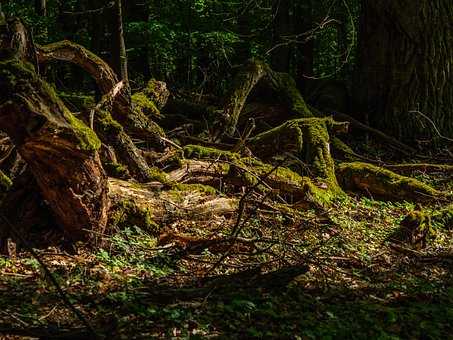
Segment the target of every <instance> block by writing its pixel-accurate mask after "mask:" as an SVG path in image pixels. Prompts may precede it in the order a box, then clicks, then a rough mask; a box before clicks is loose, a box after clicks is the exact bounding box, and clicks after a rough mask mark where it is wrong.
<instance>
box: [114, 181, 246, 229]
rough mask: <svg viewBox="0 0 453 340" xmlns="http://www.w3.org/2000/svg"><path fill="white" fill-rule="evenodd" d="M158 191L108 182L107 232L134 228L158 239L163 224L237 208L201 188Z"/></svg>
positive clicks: (156, 185)
mask: <svg viewBox="0 0 453 340" xmlns="http://www.w3.org/2000/svg"><path fill="white" fill-rule="evenodd" d="M161 189H162V185H161V183H159V182H151V183H148V184H134V183H130V182H126V181H122V180H119V179H112V178H111V179H109V197H110V199H111V201H112V209H111V211H110V214H109V216H110V218H109V225H110V228H115V227H118V228H122V227H126V226H133V225H136V226H138V227H140V228H143V229H144V230H146V231H148V232H149V233H151V234H155V235H157V234H158V233H159V230H160V227H161V226H162V225H164V224H168V223H171V222H173V221H176V220H177V221H180V222H181V221H184V220H188V221H203V220H211V219H213V218H215V217H216V216H221V215H231V214H233V213H234V212H235V211H236V210H237V207H238V200H237V199H234V198H225V197H219V196H218V195H216V194H215V193H213V191H214V190H213V191H210V190H204V189H203V186H197V185H193V186H192V185H184V186H182V185H180V186H178V187H175V188H173V189H170V190H165V191H163V190H161ZM214 192H215V191H214Z"/></svg>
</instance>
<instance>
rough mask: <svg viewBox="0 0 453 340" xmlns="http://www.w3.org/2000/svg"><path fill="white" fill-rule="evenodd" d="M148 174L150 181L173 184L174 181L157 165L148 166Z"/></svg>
mask: <svg viewBox="0 0 453 340" xmlns="http://www.w3.org/2000/svg"><path fill="white" fill-rule="evenodd" d="M149 176H150V179H151V180H152V181H157V182H160V183H162V184H164V185H169V186H173V185H174V183H173V182H172V181H171V180H170V179H169V177H168V174H167V173H165V172H164V171H162V170H160V169H159V168H158V167H155V166H154V167H152V168H149Z"/></svg>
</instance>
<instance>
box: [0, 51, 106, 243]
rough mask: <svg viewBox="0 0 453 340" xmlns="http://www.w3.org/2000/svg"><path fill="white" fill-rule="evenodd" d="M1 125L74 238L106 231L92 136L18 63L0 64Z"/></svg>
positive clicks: (99, 168)
mask: <svg viewBox="0 0 453 340" xmlns="http://www.w3.org/2000/svg"><path fill="white" fill-rule="evenodd" d="M0 69H1V72H0V73H1V75H0V93H1V94H2V95H1V105H0V126H1V129H2V130H3V131H5V132H6V133H7V134H8V135H9V136H10V137H11V139H12V141H13V142H14V144H15V145H16V147H17V149H18V152H19V153H20V154H21V156H22V157H23V159H24V160H25V161H26V162H27V164H28V166H29V168H30V170H31V172H32V174H33V176H34V178H35V179H36V182H37V183H38V186H39V188H40V190H41V194H42V196H43V197H44V199H45V200H46V201H47V202H48V204H49V206H50V207H51V209H52V211H53V213H54V215H55V217H56V218H57V220H58V222H59V223H60V225H61V226H62V227H63V228H64V229H65V231H67V232H68V233H69V234H70V235H71V236H72V237H74V238H79V237H82V236H83V235H84V231H83V230H84V229H88V230H96V231H103V229H104V227H105V225H106V222H107V211H108V207H109V200H108V198H107V177H106V175H105V173H104V170H103V169H102V166H101V162H100V160H99V156H98V154H97V149H98V148H99V147H100V141H99V140H98V138H97V137H96V135H95V134H94V132H93V131H91V130H90V129H89V128H88V127H86V126H85V125H84V124H83V123H82V122H81V121H79V120H78V119H77V118H75V117H74V116H73V115H72V114H71V113H70V112H69V111H68V109H67V108H66V107H65V106H64V104H63V103H62V102H61V100H59V99H58V97H57V96H56V94H55V93H54V92H53V90H52V89H51V87H50V86H49V85H47V84H46V83H44V82H43V81H41V80H40V79H39V78H38V77H37V75H36V73H35V72H34V71H33V70H32V69H30V68H29V67H28V66H27V65H26V64H24V63H22V62H20V61H18V60H17V59H8V60H3V61H2V62H1V66H0Z"/></svg>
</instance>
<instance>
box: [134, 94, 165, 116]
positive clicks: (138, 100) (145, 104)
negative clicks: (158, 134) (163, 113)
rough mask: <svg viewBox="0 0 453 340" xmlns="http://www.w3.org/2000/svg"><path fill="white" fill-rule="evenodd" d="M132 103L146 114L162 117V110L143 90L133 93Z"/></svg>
mask: <svg viewBox="0 0 453 340" xmlns="http://www.w3.org/2000/svg"><path fill="white" fill-rule="evenodd" d="M132 103H133V104H134V105H135V106H136V108H138V109H139V110H140V111H141V112H143V113H144V114H145V115H146V116H152V117H160V111H159V109H158V108H157V107H156V104H154V102H153V101H152V100H151V99H149V97H148V96H147V95H146V94H145V93H143V92H137V93H134V94H133V95H132Z"/></svg>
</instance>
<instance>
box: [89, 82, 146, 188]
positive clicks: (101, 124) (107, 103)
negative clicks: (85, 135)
mask: <svg viewBox="0 0 453 340" xmlns="http://www.w3.org/2000/svg"><path fill="white" fill-rule="evenodd" d="M121 85H122V82H121V83H119V84H118V85H116V86H115V87H114V88H113V90H112V91H110V92H109V93H108V94H106V95H104V96H103V97H102V100H101V101H100V102H99V104H98V105H96V107H94V108H93V109H92V110H91V112H90V117H91V118H92V119H93V120H92V122H90V123H92V125H93V128H94V130H95V131H96V133H97V134H98V135H99V137H100V138H101V140H102V142H103V143H104V144H106V145H108V146H110V147H112V148H113V150H114V151H115V155H116V156H117V157H118V159H119V161H120V162H121V164H123V165H125V166H127V169H128V172H129V173H130V174H131V175H132V176H133V177H134V178H135V179H136V180H138V181H139V182H147V181H149V180H151V177H150V174H149V166H148V164H147V162H146V160H145V159H144V157H143V156H142V153H141V152H140V150H139V149H138V148H137V147H136V146H135V144H134V143H133V142H132V139H131V137H130V136H129V135H128V134H127V133H126V132H125V131H124V128H123V126H122V125H121V124H119V123H118V122H117V121H116V120H115V119H113V117H112V115H111V114H110V111H111V110H112V109H113V108H112V105H111V103H112V101H113V100H114V97H115V95H116V93H117V91H120V89H118V88H119V87H120V86H121ZM116 89H118V90H117V91H115V90H116ZM87 116H88V115H85V120H87V118H88V117H87Z"/></svg>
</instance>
